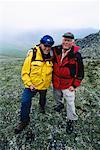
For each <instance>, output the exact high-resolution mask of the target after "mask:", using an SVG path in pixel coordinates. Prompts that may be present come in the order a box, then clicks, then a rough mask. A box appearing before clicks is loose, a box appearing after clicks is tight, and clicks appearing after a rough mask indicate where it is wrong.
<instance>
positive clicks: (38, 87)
mask: <svg viewBox="0 0 100 150" xmlns="http://www.w3.org/2000/svg"><path fill="white" fill-rule="evenodd" d="M53 44H54V40H53V38H52V37H51V36H49V35H45V36H43V37H42V38H41V40H40V44H39V45H37V46H35V47H34V48H32V51H31V52H30V53H29V55H28V56H27V57H26V59H25V61H24V64H23V67H22V73H21V75H22V80H23V82H24V85H25V89H24V92H23V95H22V102H21V112H20V121H21V122H20V123H19V124H18V126H17V127H16V128H15V133H16V134H17V133H20V132H21V131H22V130H23V129H24V128H25V127H26V126H27V125H28V124H29V121H30V117H29V114H30V108H31V101H32V97H34V96H35V95H36V93H37V92H39V94H40V99H39V105H40V111H41V113H45V104H46V92H47V89H48V87H49V86H50V84H51V80H52V66H53V63H52V56H51V53H50V50H51V46H52V45H53Z"/></svg>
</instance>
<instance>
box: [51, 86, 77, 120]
mask: <svg viewBox="0 0 100 150" xmlns="http://www.w3.org/2000/svg"><path fill="white" fill-rule="evenodd" d="M54 98H55V100H56V104H57V106H59V105H60V104H61V103H62V98H64V99H65V100H66V104H67V106H66V111H67V118H68V119H69V120H77V119H78V116H77V114H76V112H75V103H74V101H75V91H73V92H71V91H69V89H65V90H57V89H54Z"/></svg>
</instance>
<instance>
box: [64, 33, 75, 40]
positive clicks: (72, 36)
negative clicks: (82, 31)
mask: <svg viewBox="0 0 100 150" xmlns="http://www.w3.org/2000/svg"><path fill="white" fill-rule="evenodd" d="M63 37H66V38H70V39H74V35H73V34H72V33H71V32H66V33H64V35H63Z"/></svg>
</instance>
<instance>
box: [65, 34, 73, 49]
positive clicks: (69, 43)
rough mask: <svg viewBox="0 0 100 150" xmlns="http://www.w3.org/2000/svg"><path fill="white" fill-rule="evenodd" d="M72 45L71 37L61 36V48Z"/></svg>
mask: <svg viewBox="0 0 100 150" xmlns="http://www.w3.org/2000/svg"><path fill="white" fill-rule="evenodd" d="M73 45H74V40H73V39H71V38H67V37H63V39H62V47H63V49H70V48H71V47H72V46H73Z"/></svg>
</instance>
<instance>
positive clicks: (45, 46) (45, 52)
mask: <svg viewBox="0 0 100 150" xmlns="http://www.w3.org/2000/svg"><path fill="white" fill-rule="evenodd" d="M40 47H41V49H42V51H43V53H44V54H48V53H49V52H50V50H51V46H47V45H44V44H42V43H41V44H40Z"/></svg>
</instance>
